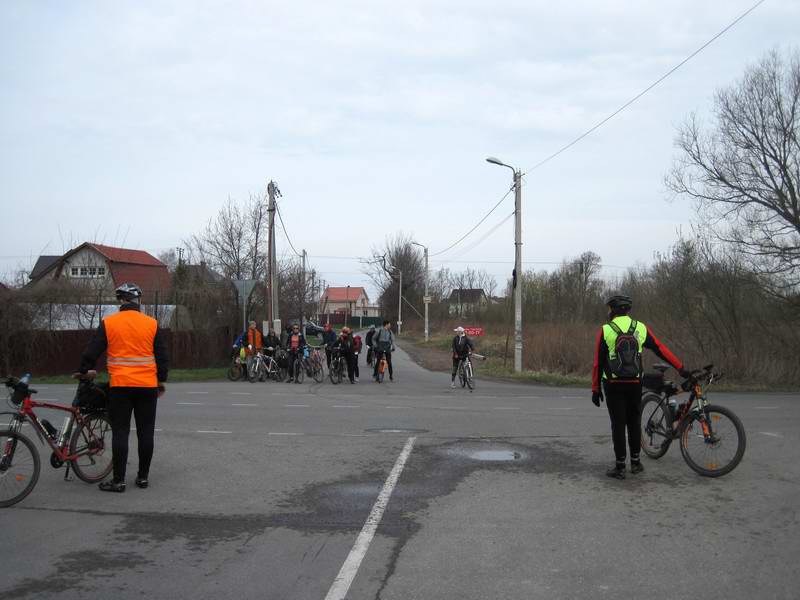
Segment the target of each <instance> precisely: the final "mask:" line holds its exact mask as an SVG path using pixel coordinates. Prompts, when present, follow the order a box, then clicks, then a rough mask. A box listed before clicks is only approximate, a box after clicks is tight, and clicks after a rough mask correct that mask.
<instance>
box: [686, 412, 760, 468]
mask: <svg viewBox="0 0 800 600" xmlns="http://www.w3.org/2000/svg"><path fill="white" fill-rule="evenodd" d="M680 438H681V454H683V459H684V460H685V461H686V464H688V465H689V466H690V467H691V468H692V469H693V470H694V471H695V472H696V473H699V474H700V475H703V476H704V477H720V476H722V475H725V474H726V473H730V472H731V471H733V470H734V469H735V468H736V465H738V464H739V462H741V460H742V457H743V456H744V450H745V447H746V446H747V438H746V436H745V433H744V425H742V422H741V421H740V420H739V417H737V416H736V415H735V414H734V413H733V411H731V410H730V409H728V408H725V407H724V406H716V405H713V404H709V405H708V406H706V407H705V409H704V410H702V411H699V412H695V413H692V414H690V415H689V416H688V417H687V418H686V420H685V421H684V424H683V428H682V429H681V433H680Z"/></svg>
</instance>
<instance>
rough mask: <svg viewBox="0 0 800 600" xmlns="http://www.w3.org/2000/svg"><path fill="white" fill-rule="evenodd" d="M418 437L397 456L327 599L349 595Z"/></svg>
mask: <svg viewBox="0 0 800 600" xmlns="http://www.w3.org/2000/svg"><path fill="white" fill-rule="evenodd" d="M416 439H417V438H415V437H410V438H408V441H406V445H405V446H403V451H402V452H400V456H398V457H397V461H396V462H395V463H394V467H392V471H391V473H389V477H387V478H386V482H385V483H384V484H383V489H382V490H381V493H380V494H378V499H377V500H375V504H374V505H373V506H372V510H371V511H370V513H369V516H368V517H367V521H366V522H365V523H364V527H362V528H361V533H359V534H358V537H357V538H356V543H355V544H353V548H352V549H351V550H350V554H348V555H347V559H345V561H344V564H343V565H342V568H341V569H339V574H338V575H337V576H336V579H334V581H333V585H331V589H330V590H328V593H327V595H326V596H325V600H344V598H345V597H346V596H347V592H348V590H349V589H350V585H351V584H352V583H353V579H355V576H356V573H358V569H359V567H360V566H361V561H363V560H364V556H366V554H367V550H368V549H369V545H370V543H372V538H373V537H375V531H376V530H377V529H378V525H379V524H380V522H381V519H382V518H383V513H384V511H385V510H386V506H387V505H388V504H389V499H390V498H391V497H392V492H393V491H394V488H395V486H396V485H397V480H398V479H400V474H401V473H402V472H403V468H404V467H405V465H406V461H407V460H408V457H409V456H410V454H411V450H412V449H413V448H414V441H415V440H416Z"/></svg>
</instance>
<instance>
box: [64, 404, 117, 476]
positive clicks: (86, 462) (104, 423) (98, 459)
mask: <svg viewBox="0 0 800 600" xmlns="http://www.w3.org/2000/svg"><path fill="white" fill-rule="evenodd" d="M69 453H70V454H71V455H74V454H77V455H78V458H76V459H75V460H73V461H72V469H73V470H74V471H75V475H77V476H78V477H79V478H80V479H82V480H83V481H85V482H86V483H96V482H98V481H101V480H103V479H105V478H106V477H108V474H109V473H111V469H112V467H113V463H112V462H111V421H110V420H109V418H108V415H106V413H104V412H98V413H94V414H91V415H88V416H87V417H86V418H85V421H84V422H83V425H82V426H81V427H80V428H79V429H76V430H75V433H73V434H72V439H71V440H70V443H69Z"/></svg>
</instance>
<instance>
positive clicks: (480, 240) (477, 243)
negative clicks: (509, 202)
mask: <svg viewBox="0 0 800 600" xmlns="http://www.w3.org/2000/svg"><path fill="white" fill-rule="evenodd" d="M515 212H516V211H513V210H512V211H511V214H510V215H508V216H506V217H504V218H503V220H502V221H500V222H499V223H498V224H497V225H495V226H494V227H492V228H491V229H490V230H489V231H487V232H486V233H484V234H483V235H482V236H481V237H480V238H478V239H477V240H476V241H474V242H472V244H470V245H469V246H467V247H466V248H464V249H463V250H462V252H461V254H459V255H458V256H457V258H461V257H462V256H464V255H465V254H467V253H468V252H472V251H473V250H474V249H475V248H477V247H478V246H480V245H481V244H482V243H483V242H485V241H486V240H488V239H489V238H490V237H491V236H492V234H494V232H495V231H497V230H498V229H500V228H501V227H502V226H503V225H505V224H506V223H507V222H508V220H509V219H510V218H511V217H513V216H514V214H515Z"/></svg>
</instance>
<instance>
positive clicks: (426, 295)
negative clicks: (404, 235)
mask: <svg viewBox="0 0 800 600" xmlns="http://www.w3.org/2000/svg"><path fill="white" fill-rule="evenodd" d="M411 243H412V244H414V245H415V246H419V247H420V248H422V249H423V251H424V252H425V296H424V297H423V298H422V303H423V304H424V305H425V341H426V342H427V341H428V305H429V304H430V303H431V302H430V300H431V299H430V297H429V296H428V247H427V246H423V245H422V244H419V243H417V242H411Z"/></svg>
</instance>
